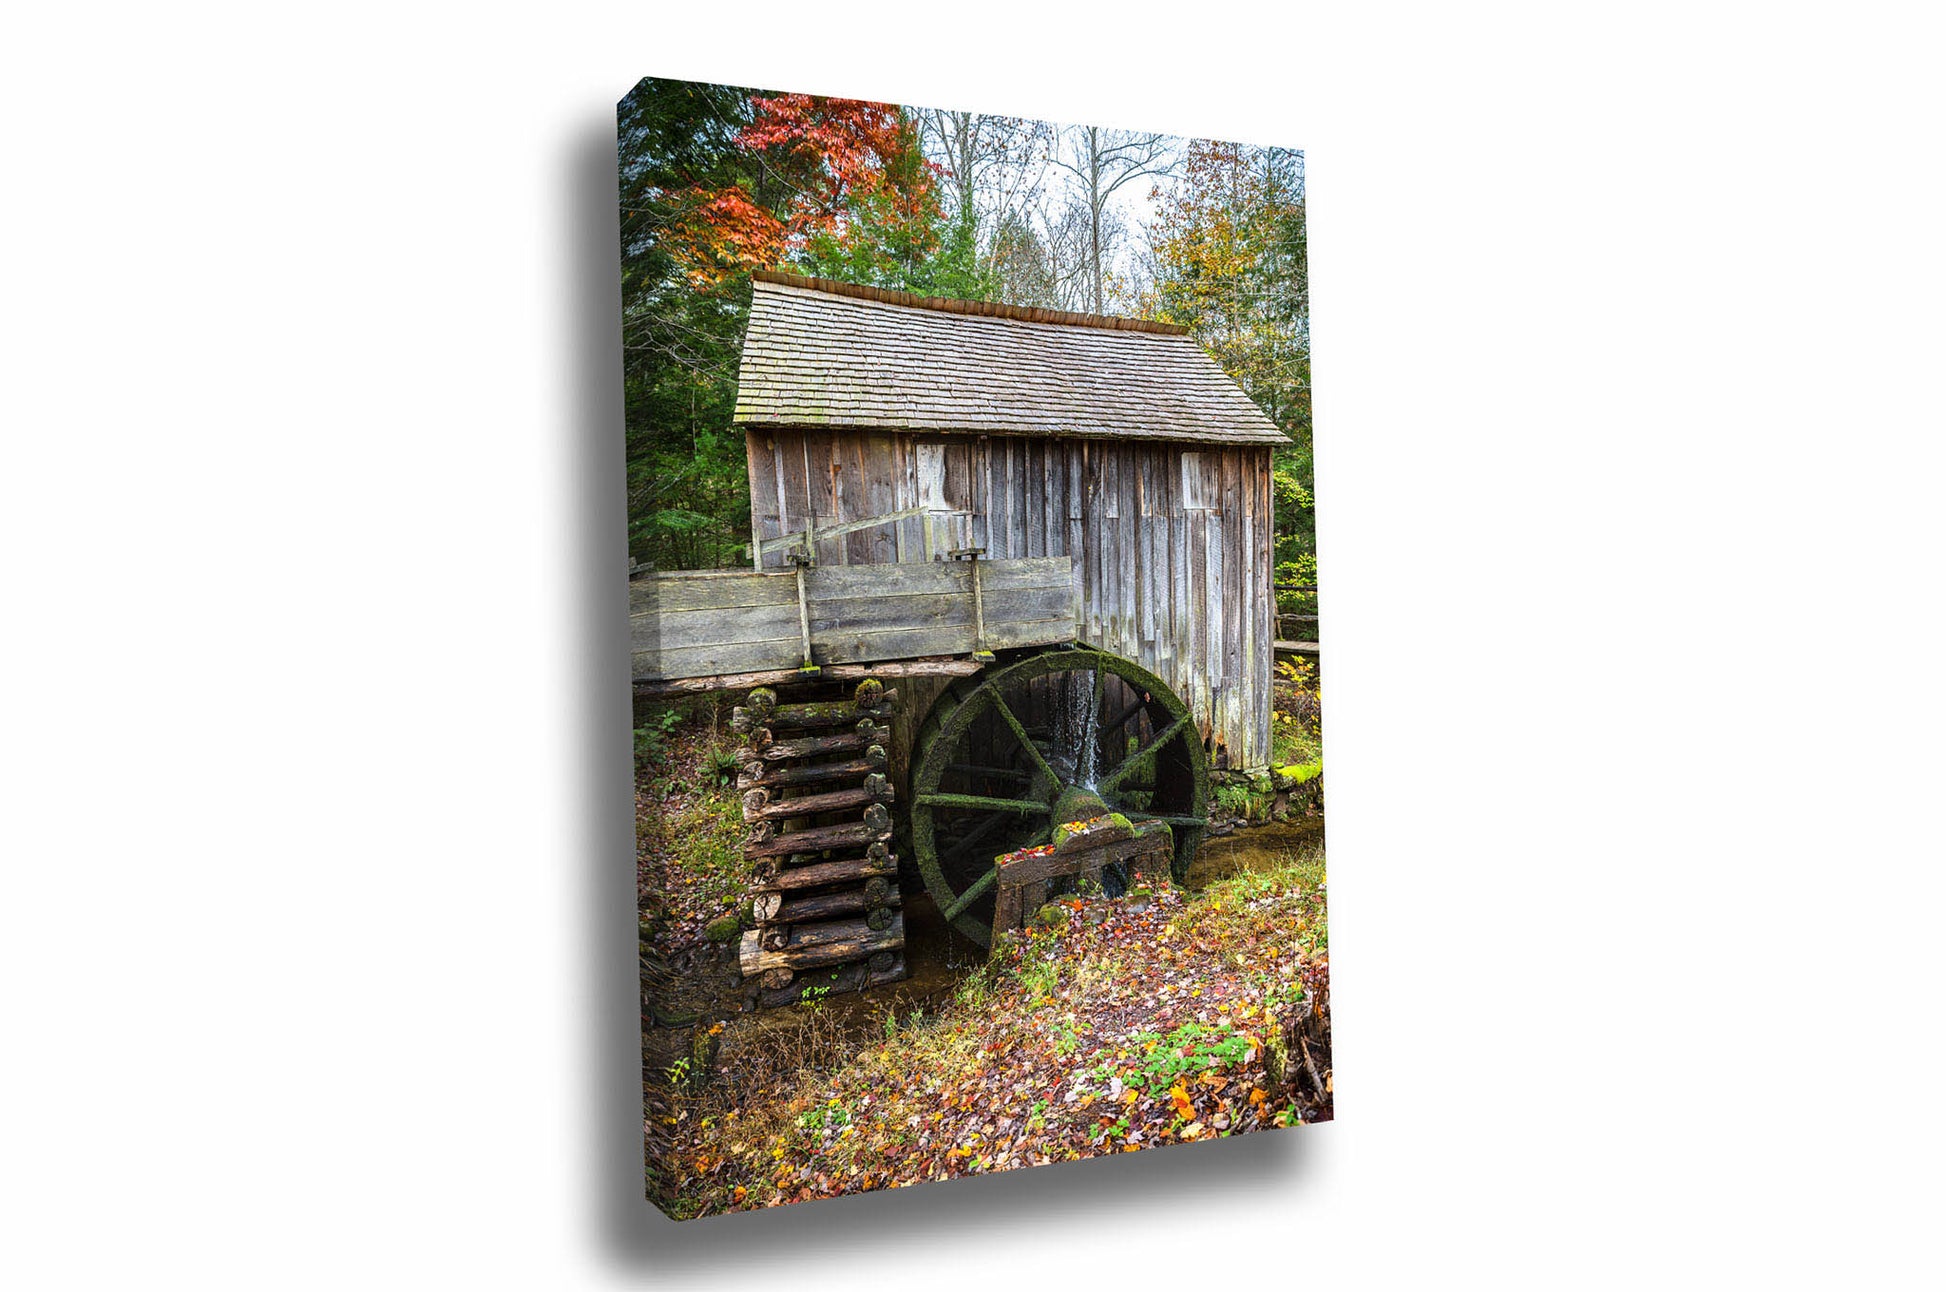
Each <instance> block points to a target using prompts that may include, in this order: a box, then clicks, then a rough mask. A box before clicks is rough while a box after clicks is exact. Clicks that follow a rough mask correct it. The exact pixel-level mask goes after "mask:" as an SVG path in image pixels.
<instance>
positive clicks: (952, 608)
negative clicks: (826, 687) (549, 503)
mask: <svg viewBox="0 0 1946 1292" xmlns="http://www.w3.org/2000/svg"><path fill="white" fill-rule="evenodd" d="M1079 608H1080V594H1079V593H1078V591H1077V590H1076V588H1075V581H1074V560H1073V558H1072V557H1067V556H1041V557H1029V558H1025V559H1016V560H1005V561H983V560H979V559H978V558H977V557H974V558H973V559H968V560H956V561H950V562H948V561H927V562H922V561H909V562H900V563H887V564H880V565H831V566H824V565H817V566H799V567H797V568H796V569H791V570H704V571H682V572H675V573H668V574H650V575H646V576H642V577H639V578H635V579H632V580H630V582H629V631H630V638H631V653H632V657H633V670H634V676H635V677H636V679H637V680H641V681H650V680H663V679H671V678H706V677H728V676H731V675H741V674H748V673H768V672H777V671H781V670H793V669H799V668H802V667H803V666H804V665H806V664H812V665H820V666H821V665H826V664H865V663H873V662H880V661H892V660H904V659H918V658H923V657H928V656H935V657H936V656H942V655H961V656H978V657H984V656H987V655H989V653H990V652H992V651H996V650H1007V649H1012V648H1016V647H1021V646H1050V645H1058V644H1061V643H1065V642H1071V641H1074V640H1075V637H1076V632H1075V625H1076V621H1077V617H1078V613H1079Z"/></svg>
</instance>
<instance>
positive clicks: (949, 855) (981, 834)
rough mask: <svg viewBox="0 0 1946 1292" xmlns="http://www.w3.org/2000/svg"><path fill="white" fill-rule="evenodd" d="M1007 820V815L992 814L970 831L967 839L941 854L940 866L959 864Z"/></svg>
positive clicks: (1000, 813)
mask: <svg viewBox="0 0 1946 1292" xmlns="http://www.w3.org/2000/svg"><path fill="white" fill-rule="evenodd" d="M1005 820H1007V815H1006V814H1005V813H1002V812H994V813H990V814H989V815H988V816H986V817H985V818H984V819H982V820H981V822H980V823H979V824H978V825H976V826H974V827H973V828H972V830H970V831H968V832H967V835H966V837H965V838H963V839H961V840H959V841H958V842H957V843H955V844H953V846H952V847H950V848H948V849H947V850H946V851H945V852H944V853H941V854H940V857H939V864H940V865H942V866H949V865H952V864H953V863H955V862H957V861H958V860H959V859H960V858H961V857H964V856H965V855H966V854H967V853H969V852H971V851H972V849H973V845H974V844H976V843H978V842H979V841H980V840H982V839H984V838H985V837H986V836H987V835H988V834H990V833H992V831H993V827H994V826H996V825H999V824H1000V823H1001V822H1002V821H1005Z"/></svg>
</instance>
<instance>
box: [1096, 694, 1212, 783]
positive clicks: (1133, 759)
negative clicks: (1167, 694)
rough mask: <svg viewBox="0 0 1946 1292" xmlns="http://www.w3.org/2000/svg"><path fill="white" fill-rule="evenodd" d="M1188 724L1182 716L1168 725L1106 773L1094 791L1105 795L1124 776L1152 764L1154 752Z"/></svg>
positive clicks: (1186, 717) (1187, 719) (1186, 719)
mask: <svg viewBox="0 0 1946 1292" xmlns="http://www.w3.org/2000/svg"><path fill="white" fill-rule="evenodd" d="M1188 722H1189V717H1188V715H1187V714H1185V715H1184V716H1182V717H1180V718H1177V719H1176V720H1175V721H1174V722H1172V723H1170V724H1169V725H1168V726H1166V727H1164V728H1163V729H1162V731H1161V732H1160V733H1159V734H1157V736H1156V737H1155V738H1154V739H1153V740H1151V741H1149V743H1148V744H1146V745H1144V746H1142V747H1141V748H1140V749H1138V750H1136V751H1135V752H1134V753H1132V754H1130V755H1129V756H1128V758H1127V759H1125V760H1124V761H1123V762H1122V765H1121V766H1119V767H1117V768H1116V769H1115V770H1114V771H1112V772H1110V773H1108V775H1106V776H1104V777H1102V778H1101V780H1100V781H1098V782H1097V783H1096V785H1095V789H1096V791H1097V792H1099V793H1106V792H1107V791H1109V790H1112V789H1114V788H1115V787H1116V786H1117V785H1120V784H1121V783H1122V778H1123V777H1124V776H1127V775H1128V774H1129V773H1130V772H1132V771H1134V770H1135V769H1136V768H1137V767H1139V766H1141V765H1142V764H1143V763H1144V762H1152V761H1153V760H1154V758H1155V753H1156V751H1157V750H1158V749H1161V748H1162V747H1163V746H1164V745H1166V744H1168V743H1169V742H1170V741H1171V740H1173V739H1175V736H1176V733H1177V732H1178V731H1181V730H1182V729H1183V727H1184V726H1186V725H1187V724H1188Z"/></svg>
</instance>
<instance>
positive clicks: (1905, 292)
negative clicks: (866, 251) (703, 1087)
mask: <svg viewBox="0 0 1946 1292" xmlns="http://www.w3.org/2000/svg"><path fill="white" fill-rule="evenodd" d="M1920 12H1921V11H1920V10H1919V9H1918V8H1917V7H1911V8H1908V7H1905V6H1892V5H1847V6H1828V7H1814V6H1807V5H1786V6H1781V7H1780V6H1776V5H1762V6H1759V5H1728V4H1654V3H1652V4H1646V5H1634V6H1608V7H1604V8H1601V9H1588V8H1581V7H1562V6H1558V5H1540V4H1534V5H1489V6H1483V7H1467V8H1464V9H1461V8H1456V7H1449V6H1424V7H1421V8H1414V7H1409V6H1407V7H1397V8H1390V7H1387V8H1374V7H1372V6H1357V5H1335V6H1330V7H1328V8H1325V9H1323V10H1321V11H1318V12H1301V11H1296V10H1292V9H1290V8H1287V7H1286V6H1269V5H1265V6H1261V7H1258V6H1252V5H1243V4H1217V5H1170V6H1155V7H1140V6H1132V5H1119V6H1103V7H1101V8H1100V10H1099V11H1098V12H1096V13H1094V14H1093V15H1091V16H1087V17H1083V16H1079V15H1074V14H1070V13H1069V12H1068V11H1067V7H1065V6H1061V7H1057V6H1052V5H1045V4H1043V5H1018V6H978V7H973V6H956V7H941V6H928V7H899V8H898V9H896V10H885V11H880V10H872V11H869V12H868V11H867V10H866V9H865V8H863V7H854V6H849V5H846V6H828V5H826V6H820V5H812V4H796V5H788V6H785V5H763V4H743V5H737V6H734V7H722V8H714V9H707V10H706V7H705V6H700V5H690V6H682V7H680V8H678V7H676V6H654V5H639V4H638V5H629V6H621V5H565V6H546V7H541V6H513V5H484V6H483V5H451V4H449V5H432V4H420V5H407V6H392V5H368V4H358V3H351V4H343V5H336V6H325V7H310V8H307V9H303V10H298V9H291V8H285V7H277V6H244V5H216V4H200V5H191V6H187V7H151V6H134V5H106V6H99V7H95V8H91V9H87V10H81V9H77V8H62V9H57V8H56V7H54V6H39V7H35V8H32V9H25V10H21V11H19V12H17V13H15V14H14V15H13V16H12V17H11V18H10V20H9V23H8V28H9V32H8V36H7V38H6V41H5V48H4V51H0V63H3V64H4V68H5V75H4V76H0V97H3V98H4V107H5V115H4V118H3V119H4V121H5V123H6V124H5V139H6V144H5V149H4V162H0V169H3V171H4V173H5V174H6V175H7V177H8V179H9V181H10V182H9V183H8V184H7V189H8V191H9V196H8V197H7V198H6V200H5V204H4V206H3V207H0V221H4V229H5V236H4V238H0V258H3V263H0V271H3V278H0V318H4V327H5V333H6V335H5V344H4V350H0V353H4V355H5V359H6V363H5V377H4V379H3V380H0V391H4V399H5V415H4V417H3V418H0V424H4V432H3V433H0V444H4V450H0V451H3V452H4V454H5V464H4V469H0V561H4V570H5V584H6V587H7V592H8V595H7V598H6V600H7V604H8V605H9V607H10V608H11V610H12V612H13V613H12V614H10V615H9V616H7V618H8V620H9V624H10V626H9V627H7V628H6V630H5V631H4V634H0V643H4V644H0V659H4V665H5V667H4V672H3V673H0V678H4V682H0V686H4V694H5V697H6V698H5V703H4V712H0V742H3V743H0V749H3V750H4V755H3V756H4V760H5V766H4V768H0V786H3V787H4V790H3V791H0V800H4V805H5V806H4V808H0V831H3V832H4V843H3V846H0V855H4V857H5V875H6V880H5V884H6V896H5V898H4V900H0V984H3V985H0V992H4V1000H5V1014H4V1019H5V1022H4V1028H0V1034H4V1038H5V1040H6V1042H7V1044H6V1045H5V1047H4V1049H5V1052H6V1055H7V1057H6V1058H5V1060H4V1063H3V1064H0V1083H4V1097H3V1098H0V1182H3V1183H0V1187H4V1189H5V1191H6V1193H7V1195H8V1196H7V1197H6V1199H5V1200H4V1211H3V1212H0V1214H4V1215H5V1217H6V1223H5V1229H6V1233H7V1237H6V1239H5V1242H4V1243H3V1244H0V1276H4V1277H5V1278H6V1281H7V1282H9V1283H10V1284H12V1285H14V1286H19V1287H55V1286H105V1285H121V1286H145V1287H153V1286H176V1285H191V1286H197V1287H221V1288H227V1287H265V1286H278V1287H282V1286H290V1287H309V1286H322V1287H345V1286H381V1287H389V1286H411V1287H429V1286H459V1287H467V1288H494V1287H502V1286H506V1287H560V1288H607V1287H618V1286H633V1285H648V1286H690V1285H697V1284H699V1283H702V1284H707V1285H708V1286H711V1287H720V1288H758V1287H776V1286H779V1285H780V1284H781V1282H782V1281H783V1280H789V1282H790V1286H792V1287H793V1288H795V1289H803V1290H805V1292H809V1290H811V1289H819V1288H837V1287H844V1288H846V1289H849V1290H851V1292H857V1290H859V1289H867V1288H911V1287H915V1286H923V1287H927V1288H940V1289H946V1288H957V1287H982V1288H985V1287H991V1286H993V1285H994V1282H995V1280H996V1279H997V1280H1000V1281H1002V1282H1004V1283H1007V1284H1013V1285H1023V1284H1024V1285H1026V1286H1042V1285H1045V1286H1056V1285H1061V1286H1070V1287H1077V1288H1080V1287H1095V1286H1103V1285H1108V1286H1115V1285H1126V1286H1135V1287H1150V1286H1156V1287H1162V1286H1167V1287H1183V1286H1190V1287H1201V1286H1210V1285H1219V1286H1246V1287H1283V1286H1307V1287H1310V1286H1315V1287H1385V1286H1406V1287H1412V1286H1435V1285H1437V1286H1445V1285H1462V1286H1464V1285H1490V1286H1504V1287H1562V1286H1601V1285H1610V1284H1612V1285H1625V1286H1642V1285H1655V1286H1685V1285H1698V1284H1715V1285H1735V1286H1772V1287H1774V1286H1785V1285H1791V1284H1799V1283H1811V1282H1818V1281H1826V1282H1831V1283H1834V1284H1838V1285H1851V1286H1895V1285H1910V1284H1916V1283H1920V1282H1922V1281H1926V1280H1927V1279H1932V1280H1937V1279H1938V1278H1939V1277H1940V1274H1941V1271H1940V1268H1939V1250H1938V1246H1937V1243H1936V1241H1932V1240H1931V1239H1929V1238H1928V1234H1927V1229H1928V1228H1930V1227H1936V1225H1937V1216H1938V1203H1939V1201H1940V1197H1939V1187H1938V1179H1939V1176H1938V1168H1937V1165H1936V1163H1937V1161H1938V1160H1939V1157H1938V1153H1939V1149H1940V1134H1939V1132H1940V1122H1941V1118H1940V1113H1939V1111H1938V1109H1939V1101H1938V1099H1937V1098H1936V1097H1935V1096H1933V1094H1932V1093H1931V1092H1932V1087H1934V1086H1935V1085H1936V1084H1937V1067H1936V1064H1935V1062H1934V1052H1935V1049H1936V1047H1937V1040H1936V1032H1937V1026H1938V1024H1937V1018H1938V1012H1939V1011H1938V1003H1937V1001H1938V996H1937V993H1938V989H1939V987H1940V974H1939V971H1938V967H1937V965H1938V946H1939V938H1938V933H1937V930H1938V928H1939V920H1940V917H1939V910H1940V898H1941V897H1942V885H1941V882H1940V875H1941V872H1942V863H1946V847H1942V844H1941V834H1940V826H1939V822H1940V812H1939V806H1940V800H1941V791H1940V786H1941V773H1942V771H1946V767H1943V766H1942V762H1943V761H1946V760H1942V758H1941V756H1940V738H1939V735H1938V732H1939V730H1940V725H1941V720H1942V718H1943V717H1946V712H1942V710H1946V705H1943V704H1942V698H1943V697H1942V686H1941V682H1940V678H1941V672H1940V668H1939V665H1938V663H1937V662H1936V658H1935V657H1936V655H1937V653H1938V646H1937V643H1938V642H1939V640H1940V635H1939V632H1938V631H1937V630H1938V627H1939V623H1938V618H1939V617H1938V611H1937V603H1938V597H1939V583H1940V578H1939V566H1940V558H1941V555H1942V543H1941V541H1940V520H1939V516H1940V507H1939V502H1938V500H1939V497H1940V490H1941V483H1940V476H1941V468H1942V467H1943V466H1946V458H1943V457H1942V454H1941V451H1940V440H1941V431H1942V429H1946V428H1942V425H1941V422H1942V418H1941V415H1940V412H1939V408H1940V402H1939V395H1938V381H1937V374H1938V364H1939V358H1938V356H1939V354H1940V352H1941V351H1940V341H1941V335H1940V333H1941V328H1940V324H1939V300H1940V291H1939V289H1940V286H1941V282H1940V279H1941V273H1940V271H1941V253H1940V239H1939V236H1938V230H1939V228H1940V227H1941V216H1942V212H1941V209H1940V207H1941V202H1940V190H1939V183H1940V181H1939V175H1938V168H1937V136H1936V133H1935V128H1934V127H1933V126H1932V125H1930V124H1928V123H1931V122H1936V121H1937V120H1939V119H1940V118H1939V111H1940V107H1941V105H1940V103H1939V101H1938V100H1939V94H1938V78H1937V75H1936V71H1937V69H1936V68H1935V67H1934V66H1933V65H1932V58H1931V53H1930V52H1929V51H1932V50H1934V49H1936V41H1935V40H1934V39H1933V38H1932V36H1931V35H1930V34H1929V33H1927V32H1926V31H1924V30H1923V29H1922V28H1921V27H1920V26H1918V25H1917V16H1918V14H1919V13H1920ZM915 49H917V50H920V51H923V52H922V53H920V54H918V55H916V56H915V55H914V54H913V53H912V52H911V51H913V50H915ZM648 73H657V74H662V75H670V76H684V77H691V78H698V79H719V80H729V81H736V82H742V83H756V84H776V85H780V86H783V87H786V88H793V89H806V90H815V91H828V92H839V93H846V94H851V95H858V96H869V97H877V98H885V99H892V100H901V101H906V102H914V103H924V104H941V105H945V106H962V105H963V106H972V107H979V108H985V109H992V110H1001V111H1011V112H1017V113H1021V114H1025V115H1034V116H1042V117H1048V118H1053V119H1057V120H1070V121H1072V120H1097V121H1103V122H1107V123H1111V124H1127V125H1135V126H1144V127H1152V128H1156V129H1162V130H1168V131H1173V132H1178V133H1184V134H1208V135H1216V136H1225V137H1239V138H1246V139H1251V140H1261V141H1265V142H1278V143H1291V144H1296V145H1299V146H1302V147H1304V148H1306V149H1307V150H1308V154H1309V178H1310V186H1311V187H1310V195H1311V204H1312V208H1311V209H1312V220H1313V230H1312V246H1313V250H1314V256H1315V264H1314V270H1313V282H1314V287H1315V291H1314V303H1315V320H1314V322H1315V326H1314V332H1315V338H1316V365H1315V368H1316V380H1317V385H1318V389H1317V400H1316V411H1317V424H1318V427H1319V431H1318V485H1319V489H1318V493H1319V497H1320V499H1321V511H1320V517H1321V521H1320V532H1321V536H1322V537H1321V541H1322V544H1323V579H1324V581H1325V593H1324V595H1325V599H1326V604H1327V606H1328V611H1327V613H1328V620H1327V632H1326V649H1327V652H1328V654H1327V661H1328V663H1327V669H1328V682H1327V687H1328V694H1327V701H1328V708H1329V711H1330V717H1331V730H1330V735H1329V742H1330V748H1331V761H1332V775H1331V793H1332V812H1331V845H1332V881H1333V892H1332V903H1333V926H1334V927H1333V932H1334V935H1335V945H1334V957H1333V958H1334V970H1335V974H1334V976H1335V979H1336V987H1337V990H1336V993H1335V995H1336V1001H1335V1010H1336V1015H1337V1020H1338V1054H1339V1062H1338V1077H1339V1088H1340V1092H1341V1093H1340V1100H1339V1114H1340V1120H1339V1121H1338V1122H1337V1123H1336V1124H1333V1125H1330V1126H1327V1127H1321V1128H1315V1129H1310V1130H1305V1131H1300V1132H1294V1133H1291V1134H1289V1135H1284V1136H1260V1137H1256V1138H1254V1139H1251V1140H1240V1141H1231V1142H1228V1143H1224V1144H1221V1145H1212V1146H1208V1147H1198V1148H1193V1149H1188V1150H1184V1151H1181V1152H1171V1153H1166V1154H1142V1155H1139V1156H1138V1157H1134V1158H1130V1159H1127V1160H1114V1161H1103V1162H1095V1163H1088V1164H1082V1165H1079V1166H1074V1167H1068V1168H1060V1169H1054V1170H1049V1171H1044V1172H1029V1173H1021V1174H1016V1175H1011V1176H1007V1177H1003V1178H998V1179H993V1180H988V1181H981V1182H971V1183H966V1184H962V1185H957V1186H950V1187H946V1188H941V1189H919V1190H912V1191H908V1192H903V1193H900V1194H895V1195H891V1196H881V1197H871V1198H866V1199H860V1200H855V1201H847V1202H843V1203H837V1204H827V1205H822V1206H816V1207H807V1208H792V1209H787V1210H785V1211H782V1212H778V1213H775V1214H770V1215H765V1216H761V1217H755V1218H745V1219H740V1220H735V1221H725V1222H704V1223H700V1224H697V1225H692V1226H688V1227H684V1228H682V1229H680V1230H678V1229H677V1228H676V1227H674V1226H672V1225H670V1224H668V1223H667V1222H665V1221H663V1220H661V1219H660V1218H659V1217H658V1216H655V1215H654V1214H652V1213H650V1212H649V1211H648V1209H647V1208H646V1206H645V1205H644V1204H642V1203H640V1202H638V1201H636V1200H635V1191H636V1184H637V1182H638V1181H639V1174H638V1170H637V1158H636V1151H637V1150H636V1130H637V1124H636V1119H635V1114H634V1107H635V1094H634V1080H635V1078H634V1073H633V1072H632V1071H631V1068H632V1064H633V1058H632V1056H631V1047H632V1045H633V1034H632V1029H633V1016H634V1009H633V1005H632V1003H631V995H630V993H631V990H632V988H631V983H630V974H631V963H630V959H629V955H630V942H631V937H630V932H629V926H630V924H631V916H630V914H629V903H630V892H631V888H630V881H629V871H628V865H629V861H628V856H629V845H628V831H629V811H628V789H627V785H628V774H627V770H626V762H627V734H626V730H625V728H626V722H625V720H624V718H623V714H624V712H625V709H624V704H625V696H626V688H625V683H624V681H623V679H624V677H625V671H624V658H625V646H624V645H623V640H624V639H623V628H622V618H621V615H622V612H621V610H620V604H621V603H620V601H619V599H618V598H619V592H618V589H619V587H620V584H621V578H622V567H623V555H622V548H621V540H620V536H621V529H622V521H623V518H622V492H621V480H620V474H619V472H620V465H621V448H620V424H619V398H618V394H619V387H618V379H617V357H616V339H615V331H614V326H613V312H614V309H615V286H614V279H613V253H612V250H611V245H610V238H611V223H612V215H611V213H610V210H609V209H608V206H607V203H608V200H609V196H610V184H611V183H612V153H611V142H612V136H611V124H610V123H611V107H612V103H613V101H614V100H615V99H616V98H617V97H618V96H619V95H620V94H621V93H623V92H624V91H625V90H626V89H627V88H628V86H629V85H630V84H631V83H632V82H633V81H634V80H635V79H636V78H637V77H638V76H641V75H644V74H648Z"/></svg>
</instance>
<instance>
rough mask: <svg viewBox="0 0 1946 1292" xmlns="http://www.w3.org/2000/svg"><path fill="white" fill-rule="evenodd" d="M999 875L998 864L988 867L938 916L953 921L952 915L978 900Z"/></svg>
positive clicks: (954, 915) (948, 921)
mask: <svg viewBox="0 0 1946 1292" xmlns="http://www.w3.org/2000/svg"><path fill="white" fill-rule="evenodd" d="M999 877H1000V868H999V867H998V866H994V867H992V868H990V869H989V870H988V871H987V872H986V874H984V875H981V876H980V877H979V878H978V879H976V880H974V881H973V882H972V884H970V885H969V886H968V887H967V890H966V891H965V892H964V893H961V894H960V895H959V897H958V898H956V899H955V900H954V902H953V904H952V905H951V906H949V907H947V908H946V909H945V910H943V911H941V912H940V913H939V918H941V919H943V920H945V921H946V922H947V923H948V924H951V923H952V922H953V919H954V917H956V916H957V915H958V914H959V913H960V912H961V911H963V910H965V909H966V908H967V907H969V906H971V905H973V903H975V902H977V901H979V900H980V894H981V893H984V892H986V891H987V889H989V888H992V887H993V882H994V880H996V879H998V878H999Z"/></svg>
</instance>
